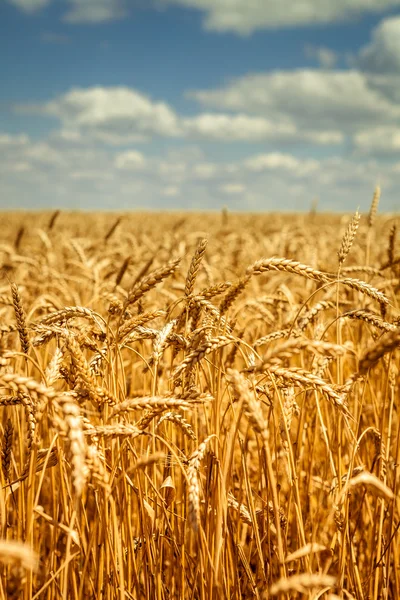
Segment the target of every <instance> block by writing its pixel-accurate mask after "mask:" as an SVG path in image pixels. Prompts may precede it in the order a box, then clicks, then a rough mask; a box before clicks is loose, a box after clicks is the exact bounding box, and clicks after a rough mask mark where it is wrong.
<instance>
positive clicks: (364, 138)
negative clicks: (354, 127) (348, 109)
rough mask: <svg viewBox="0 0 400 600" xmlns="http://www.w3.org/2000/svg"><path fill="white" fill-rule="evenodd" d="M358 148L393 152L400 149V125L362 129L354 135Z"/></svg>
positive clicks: (367, 150) (368, 150) (369, 150)
mask: <svg viewBox="0 0 400 600" xmlns="http://www.w3.org/2000/svg"><path fill="white" fill-rule="evenodd" d="M354 143H355V145H356V147H357V148H359V149H360V150H362V151H366V152H371V151H372V152H374V153H375V152H383V153H391V152H398V151H399V150H400V128H399V127H395V128H393V127H376V128H372V129H368V130H367V131H360V132H359V133H358V134H357V135H355V136H354Z"/></svg>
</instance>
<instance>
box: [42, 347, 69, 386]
mask: <svg viewBox="0 0 400 600" xmlns="http://www.w3.org/2000/svg"><path fill="white" fill-rule="evenodd" d="M63 359H64V355H63V353H62V350H60V348H56V351H55V353H54V356H53V358H52V359H51V361H50V363H49V364H48V366H47V368H46V371H45V374H44V375H45V379H46V383H47V385H48V386H52V385H53V384H54V383H55V382H56V381H57V379H58V378H59V377H60V367H61V364H62V361H63Z"/></svg>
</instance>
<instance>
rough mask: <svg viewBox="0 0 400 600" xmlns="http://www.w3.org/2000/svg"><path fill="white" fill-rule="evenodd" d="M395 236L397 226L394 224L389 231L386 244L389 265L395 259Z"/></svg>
mask: <svg viewBox="0 0 400 600" xmlns="http://www.w3.org/2000/svg"><path fill="white" fill-rule="evenodd" d="M396 235H397V225H396V223H394V224H393V225H392V227H391V229H390V234H389V243H388V250H387V254H388V264H389V265H391V264H392V263H393V262H394V259H395V246H396Z"/></svg>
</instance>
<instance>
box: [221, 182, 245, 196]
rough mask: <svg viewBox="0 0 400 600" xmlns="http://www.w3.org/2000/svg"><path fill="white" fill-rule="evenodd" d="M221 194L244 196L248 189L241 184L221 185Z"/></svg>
mask: <svg viewBox="0 0 400 600" xmlns="http://www.w3.org/2000/svg"><path fill="white" fill-rule="evenodd" d="M219 189H220V190H221V192H223V193H224V194H228V195H232V194H243V193H244V192H245V191H246V188H245V186H244V185H242V184H241V183H225V184H224V185H221V186H220V188H219Z"/></svg>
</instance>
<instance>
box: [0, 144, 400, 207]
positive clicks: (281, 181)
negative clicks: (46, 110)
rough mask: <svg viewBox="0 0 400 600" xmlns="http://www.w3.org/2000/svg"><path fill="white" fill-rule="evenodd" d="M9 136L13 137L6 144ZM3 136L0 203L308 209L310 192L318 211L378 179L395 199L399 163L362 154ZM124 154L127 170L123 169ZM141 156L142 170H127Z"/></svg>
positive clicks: (350, 198)
mask: <svg viewBox="0 0 400 600" xmlns="http://www.w3.org/2000/svg"><path fill="white" fill-rule="evenodd" d="M4 137H5V136H2V138H1V139H3V138H4ZM13 137H15V138H16V140H17V141H16V143H10V142H11V141H12V140H11V138H13ZM9 138H10V139H8V141H7V144H4V145H3V146H2V147H1V148H2V161H1V162H0V198H1V201H2V203H3V204H2V207H3V208H10V207H25V208H28V207H33V206H34V207H35V208H44V207H48V208H50V207H52V208H54V207H64V208H70V209H71V208H79V207H82V208H85V209H87V210H89V209H99V208H103V209H105V208H109V209H129V208H131V209H132V208H137V207H145V208H154V209H156V208H161V207H164V208H165V207H166V206H168V207H169V208H177V209H179V208H202V209H215V208H218V207H220V206H222V205H223V204H226V203H227V204H228V205H229V207H230V208H231V209H239V210H246V209H247V210H271V209H274V208H275V209H278V208H279V209H283V210H285V209H290V208H292V209H293V208H297V209H308V208H309V204H310V198H312V197H315V196H319V197H320V199H321V207H323V208H324V209H337V210H344V209H346V210H349V208H350V207H352V206H353V207H354V209H355V208H357V206H358V205H360V206H361V207H362V210H364V209H365V210H366V209H367V208H368V206H369V203H370V200H371V193H372V190H373V187H374V184H375V183H376V181H377V178H378V177H380V180H381V182H382V189H383V192H382V208H383V209H384V208H385V207H386V209H388V210H389V209H392V210H393V209H394V208H395V207H396V205H397V203H398V197H397V190H396V186H397V187H398V186H400V167H399V165H397V166H396V163H395V164H394V165H392V164H387V163H386V162H385V161H381V162H380V161H377V160H376V159H375V160H372V159H369V158H367V159H366V158H365V157H363V158H361V159H360V158H358V159H357V158H356V157H351V156H350V157H348V158H347V159H346V160H343V158H342V157H341V156H336V157H333V158H326V159H319V160H316V159H311V158H300V157H299V156H296V155H294V154H290V153H278V152H269V153H264V154H249V155H248V156H247V157H246V156H244V157H243V158H237V159H235V160H232V159H230V160H229V159H226V158H225V159H224V157H222V156H221V157H220V158H219V159H218V160H212V159H211V158H210V157H209V156H208V155H207V154H206V153H205V152H204V151H201V150H200V149H199V148H195V147H190V146H189V147H188V146H186V145H184V146H183V147H181V148H180V149H179V150H178V149H177V150H174V151H172V150H170V151H169V152H167V153H164V152H160V153H159V154H154V150H153V151H152V153H151V155H150V154H146V153H145V152H143V153H138V152H137V150H135V149H133V148H131V149H129V150H127V151H126V152H121V151H116V150H115V149H114V148H112V147H108V148H105V147H102V146H100V145H99V144H98V143H95V142H92V143H91V144H89V143H86V145H82V144H78V145H77V144H75V143H74V142H71V143H68V142H67V141H65V140H62V139H56V138H52V137H49V138H48V139H47V140H43V141H41V142H34V141H31V140H25V142H24V143H21V140H19V141H18V137H17V136H9ZM129 153H131V154H129ZM129 156H130V157H131V160H132V162H131V166H132V165H133V167H134V168H128V167H129V161H128V158H129ZM141 159H143V161H144V168H141V169H137V168H135V166H136V165H137V164H140V163H142V160H141ZM142 164H143V163H142ZM121 166H126V167H127V168H121Z"/></svg>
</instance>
